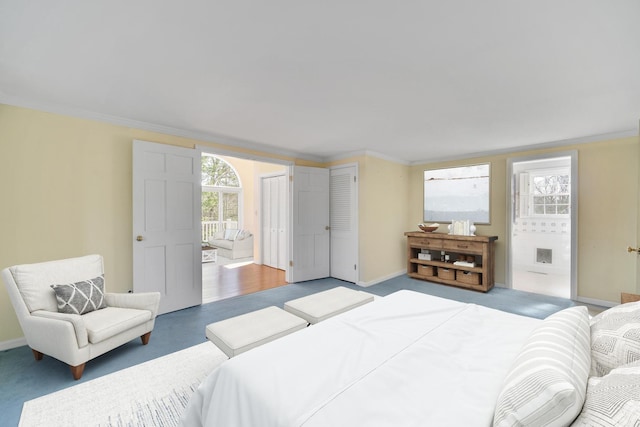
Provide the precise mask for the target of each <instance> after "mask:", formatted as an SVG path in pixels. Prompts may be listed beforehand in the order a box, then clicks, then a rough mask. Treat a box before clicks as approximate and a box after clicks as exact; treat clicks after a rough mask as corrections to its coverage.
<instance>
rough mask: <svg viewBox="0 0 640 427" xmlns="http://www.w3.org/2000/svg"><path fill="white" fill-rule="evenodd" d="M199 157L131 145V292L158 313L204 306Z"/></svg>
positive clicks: (158, 146)
mask: <svg viewBox="0 0 640 427" xmlns="http://www.w3.org/2000/svg"><path fill="white" fill-rule="evenodd" d="M200 170H201V166H200V153H199V152H198V151H197V150H194V149H188V148H182V147H174V146H170V145H164V144H156V143H151V142H145V141H134V142H133V290H134V292H149V291H159V292H160V293H161V294H162V298H161V299H160V311H159V312H160V313H168V312H171V311H175V310H180V309H182V308H186V307H191V306H194V305H199V304H202V247H201V242H200V239H201V236H200V205H201V199H200V197H201V187H200V179H201V178H200V174H201V172H200Z"/></svg>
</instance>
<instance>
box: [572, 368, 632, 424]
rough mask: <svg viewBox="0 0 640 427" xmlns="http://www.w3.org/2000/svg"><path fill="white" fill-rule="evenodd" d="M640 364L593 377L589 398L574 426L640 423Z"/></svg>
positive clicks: (588, 392) (589, 386)
mask: <svg viewBox="0 0 640 427" xmlns="http://www.w3.org/2000/svg"><path fill="white" fill-rule="evenodd" d="M638 420H640V363H639V362H636V363H630V364H628V365H625V366H622V367H620V368H617V369H614V370H612V371H611V372H610V373H609V374H608V375H606V376H604V377H591V378H589V384H588V385H587V399H586V400H585V402H584V407H583V408H582V413H580V416H579V417H578V418H577V419H576V421H575V422H574V423H573V424H572V425H571V426H572V427H574V426H576V427H577V426H601V427H617V426H634V425H638V424H640V421H638Z"/></svg>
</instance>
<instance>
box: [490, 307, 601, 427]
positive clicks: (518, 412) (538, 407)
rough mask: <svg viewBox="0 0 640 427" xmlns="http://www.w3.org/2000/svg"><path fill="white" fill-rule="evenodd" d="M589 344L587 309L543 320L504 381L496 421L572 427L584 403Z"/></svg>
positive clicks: (496, 423)
mask: <svg viewBox="0 0 640 427" xmlns="http://www.w3.org/2000/svg"><path fill="white" fill-rule="evenodd" d="M589 343H590V338H589V313H588V310H587V308H586V307H571V308H567V309H565V310H562V311H560V312H558V313H555V314H552V315H551V316H549V317H547V318H546V319H545V320H543V321H542V323H541V324H540V326H538V327H537V328H536V329H535V330H534V331H533V332H532V333H531V336H529V338H528V339H527V342H526V343H525V345H524V347H523V348H522V350H520V353H519V354H518V357H517V358H516V360H515V362H514V364H513V366H511V369H510V370H509V373H508V374H507V377H506V378H505V380H504V383H503V386H502V390H501V391H500V394H499V396H498V402H497V404H496V408H495V412H494V417H493V425H494V426H500V427H506V426H551V425H553V426H565V425H569V424H570V423H571V422H572V421H573V420H574V419H575V418H576V416H577V415H578V414H579V413H580V411H581V409H582V405H583V403H584V398H585V390H586V387H587V377H588V374H589V367H590V365H591V361H590V345H589Z"/></svg>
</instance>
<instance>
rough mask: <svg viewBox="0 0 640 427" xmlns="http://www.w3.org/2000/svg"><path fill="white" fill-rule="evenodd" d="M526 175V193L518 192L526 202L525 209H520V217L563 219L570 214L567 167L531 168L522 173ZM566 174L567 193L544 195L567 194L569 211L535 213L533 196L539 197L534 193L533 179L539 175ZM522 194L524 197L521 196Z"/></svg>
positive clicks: (556, 194)
mask: <svg viewBox="0 0 640 427" xmlns="http://www.w3.org/2000/svg"><path fill="white" fill-rule="evenodd" d="M523 175H525V176H526V179H527V181H526V193H525V194H522V193H521V194H520V197H521V198H522V201H524V202H525V203H526V207H525V209H522V210H521V213H524V215H521V216H520V217H521V218H537V219H544V218H547V219H565V218H569V217H570V216H571V170H570V169H569V168H543V169H533V170H529V171H527V172H526V174H523ZM563 175H564V176H568V178H569V181H568V182H567V183H566V185H567V189H568V192H567V193H554V194H546V195H542V197H544V196H567V197H568V198H569V201H568V203H567V205H568V209H569V211H568V212H567V213H566V214H558V213H555V214H551V213H550V214H547V213H536V212H535V211H534V210H535V205H536V203H534V197H540V195H536V194H534V190H533V189H534V187H535V186H534V179H535V178H540V177H545V178H546V177H549V176H563ZM523 196H524V197H523ZM545 206H546V205H545ZM555 206H556V207H557V206H564V203H563V204H557V203H556V204H555Z"/></svg>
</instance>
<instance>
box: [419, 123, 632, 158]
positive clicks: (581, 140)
mask: <svg viewBox="0 0 640 427" xmlns="http://www.w3.org/2000/svg"><path fill="white" fill-rule="evenodd" d="M631 136H638V129H627V130H622V131H618V132H610V133H601V134H597V135H588V136H581V137H578V138H571V139H562V140H558V141H551V142H544V143H538V144H529V145H523V146H520V147H509V148H503V149H500V150H491V151H478V152H475V153H466V154H461V155H459V156H449V157H434V158H430V159H428V160H417V161H412V162H411V163H410V165H411V166H415V165H424V164H428V163H436V162H447V161H453V160H464V159H472V158H476V157H487V156H498V155H501V154H510V153H519V152H521V151H531V150H544V149H547V148H559V147H565V146H568V145H577V144H587V143H589V142H598V141H607V140H613V139H620V138H628V137H631Z"/></svg>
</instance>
